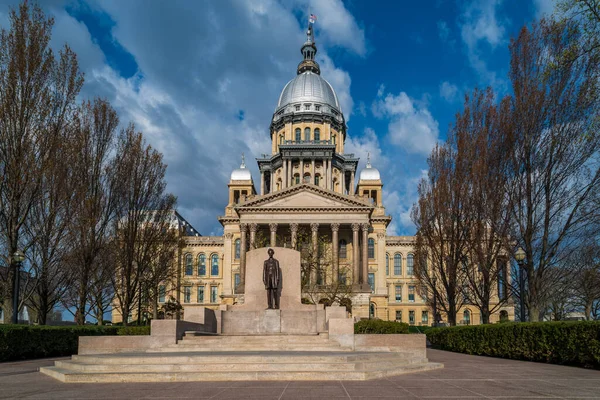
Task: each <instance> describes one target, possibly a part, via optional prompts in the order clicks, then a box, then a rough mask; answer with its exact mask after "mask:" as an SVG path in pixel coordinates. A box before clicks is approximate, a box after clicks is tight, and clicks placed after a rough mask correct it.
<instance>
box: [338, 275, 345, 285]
mask: <svg viewBox="0 0 600 400" xmlns="http://www.w3.org/2000/svg"><path fill="white" fill-rule="evenodd" d="M338 281H339V282H340V285H345V284H346V273H345V272H339V275H338Z"/></svg>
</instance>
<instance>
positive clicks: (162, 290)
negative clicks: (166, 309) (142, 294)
mask: <svg viewBox="0 0 600 400" xmlns="http://www.w3.org/2000/svg"><path fill="white" fill-rule="evenodd" d="M166 293H167V288H166V287H165V285H160V286H159V287H158V302H159V303H164V302H165V295H166Z"/></svg>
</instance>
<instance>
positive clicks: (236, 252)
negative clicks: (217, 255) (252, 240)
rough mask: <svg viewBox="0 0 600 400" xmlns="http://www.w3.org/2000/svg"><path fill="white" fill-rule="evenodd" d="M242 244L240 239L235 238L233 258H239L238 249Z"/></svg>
mask: <svg viewBox="0 0 600 400" xmlns="http://www.w3.org/2000/svg"><path fill="white" fill-rule="evenodd" d="M241 246H242V241H241V240H240V239H235V259H236V260H239V259H240V249H241Z"/></svg>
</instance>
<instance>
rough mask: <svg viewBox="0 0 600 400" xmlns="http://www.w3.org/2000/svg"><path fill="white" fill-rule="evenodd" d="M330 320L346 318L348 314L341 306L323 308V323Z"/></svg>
mask: <svg viewBox="0 0 600 400" xmlns="http://www.w3.org/2000/svg"><path fill="white" fill-rule="evenodd" d="M330 318H348V312H347V311H346V307H343V306H329V307H325V321H329V319H330Z"/></svg>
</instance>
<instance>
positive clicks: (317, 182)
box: [315, 175, 321, 186]
mask: <svg viewBox="0 0 600 400" xmlns="http://www.w3.org/2000/svg"><path fill="white" fill-rule="evenodd" d="M320 178H321V177H320V176H319V175H315V185H317V186H319V179H320Z"/></svg>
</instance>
